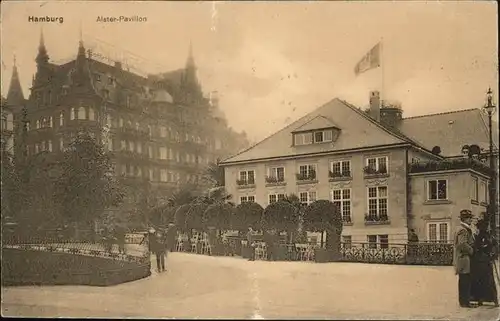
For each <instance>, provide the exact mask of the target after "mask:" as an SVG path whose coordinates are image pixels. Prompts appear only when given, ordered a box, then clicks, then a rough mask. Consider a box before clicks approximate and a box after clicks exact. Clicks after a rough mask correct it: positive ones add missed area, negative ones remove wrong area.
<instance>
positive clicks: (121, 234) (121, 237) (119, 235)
mask: <svg viewBox="0 0 500 321" xmlns="http://www.w3.org/2000/svg"><path fill="white" fill-rule="evenodd" d="M125 234H126V233H125V228H124V227H123V226H118V227H117V228H116V229H115V238H116V242H117V243H118V253H122V254H125Z"/></svg>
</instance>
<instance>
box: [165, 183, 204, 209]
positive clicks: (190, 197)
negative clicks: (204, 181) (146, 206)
mask: <svg viewBox="0 0 500 321" xmlns="http://www.w3.org/2000/svg"><path fill="white" fill-rule="evenodd" d="M196 195H197V187H196V186H194V185H192V184H186V185H182V186H181V187H180V188H179V189H178V190H177V191H175V192H174V193H173V194H172V196H170V198H169V199H168V201H167V202H168V204H169V205H170V206H181V205H184V204H189V203H191V202H192V201H194V200H195V199H196Z"/></svg>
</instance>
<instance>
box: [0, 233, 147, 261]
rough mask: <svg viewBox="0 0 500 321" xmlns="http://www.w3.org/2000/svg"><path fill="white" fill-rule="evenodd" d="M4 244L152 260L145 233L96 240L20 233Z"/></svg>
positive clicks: (6, 245)
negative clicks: (34, 235) (23, 234)
mask: <svg viewBox="0 0 500 321" xmlns="http://www.w3.org/2000/svg"><path fill="white" fill-rule="evenodd" d="M2 247H3V248H9V249H19V250H25V251H42V252H60V253H71V254H75V255H84V256H94V257H104V258H110V259H115V260H123V261H129V262H132V261H134V262H141V263H143V262H149V244H148V238H145V237H144V235H143V234H139V233H138V234H127V235H126V236H125V240H124V243H120V242H119V241H117V240H116V239H114V238H111V237H110V238H101V239H100V240H96V241H89V240H83V239H69V238H63V237H58V236H54V237H50V236H49V237H46V236H44V237H31V236H29V237H26V236H24V237H19V236H11V237H8V238H3V239H2Z"/></svg>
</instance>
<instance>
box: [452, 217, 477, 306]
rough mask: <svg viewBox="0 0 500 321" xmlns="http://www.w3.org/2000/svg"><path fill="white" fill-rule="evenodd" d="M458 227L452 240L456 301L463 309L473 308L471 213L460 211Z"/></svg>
mask: <svg viewBox="0 0 500 321" xmlns="http://www.w3.org/2000/svg"><path fill="white" fill-rule="evenodd" d="M460 221H461V222H460V225H459V227H458V229H457V231H456V232H455V237H454V239H453V266H454V267H455V274H458V300H459V303H460V306H461V307H463V308H475V307H476V306H475V305H472V304H471V303H470V299H471V298H470V296H471V277H470V257H471V255H472V253H473V247H472V246H473V243H474V239H473V236H472V229H471V223H472V213H471V211H469V210H461V211H460Z"/></svg>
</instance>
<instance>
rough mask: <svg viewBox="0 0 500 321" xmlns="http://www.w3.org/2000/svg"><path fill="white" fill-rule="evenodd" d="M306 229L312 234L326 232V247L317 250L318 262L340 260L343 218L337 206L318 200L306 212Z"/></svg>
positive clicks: (316, 257) (316, 258)
mask: <svg viewBox="0 0 500 321" xmlns="http://www.w3.org/2000/svg"><path fill="white" fill-rule="evenodd" d="M303 224H304V229H305V230H306V231H310V232H320V233H322V235H323V233H324V232H326V244H325V245H326V246H325V248H323V247H320V248H318V249H316V250H315V253H314V254H315V261H316V262H330V261H335V260H338V259H339V258H340V234H341V233H342V217H341V214H340V211H339V209H338V208H337V206H335V204H333V203H332V202H330V201H328V200H318V201H315V202H313V203H311V204H309V205H308V206H307V207H306V208H305V210H304V219H303Z"/></svg>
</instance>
